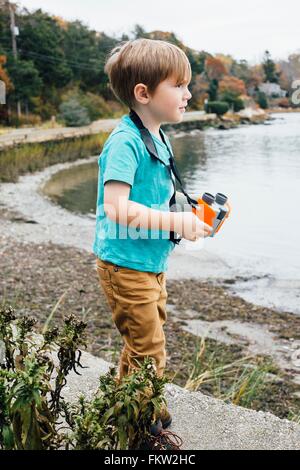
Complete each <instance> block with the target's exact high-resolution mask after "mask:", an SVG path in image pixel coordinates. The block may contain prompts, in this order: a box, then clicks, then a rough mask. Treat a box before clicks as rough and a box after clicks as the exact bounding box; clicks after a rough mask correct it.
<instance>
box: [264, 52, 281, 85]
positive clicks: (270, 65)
mask: <svg viewBox="0 0 300 470" xmlns="http://www.w3.org/2000/svg"><path fill="white" fill-rule="evenodd" d="M263 69H264V72H265V79H266V81H267V82H271V83H278V82H279V77H280V72H278V71H277V70H276V65H275V62H273V60H272V59H271V54H270V52H269V51H266V52H265V55H264V58H263Z"/></svg>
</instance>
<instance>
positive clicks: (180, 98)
mask: <svg viewBox="0 0 300 470" xmlns="http://www.w3.org/2000/svg"><path fill="white" fill-rule="evenodd" d="M191 97H192V95H191V93H190V91H189V89H188V82H187V81H185V82H183V83H181V84H179V85H176V78H175V77H169V78H167V79H166V80H164V81H163V82H160V84H159V85H158V86H157V88H156V90H155V92H154V95H152V96H151V99H150V101H149V103H148V107H149V109H150V111H151V113H152V115H153V117H155V119H156V120H157V121H158V122H180V121H182V116H183V114H184V108H185V107H186V106H187V103H188V100H190V99H191Z"/></svg>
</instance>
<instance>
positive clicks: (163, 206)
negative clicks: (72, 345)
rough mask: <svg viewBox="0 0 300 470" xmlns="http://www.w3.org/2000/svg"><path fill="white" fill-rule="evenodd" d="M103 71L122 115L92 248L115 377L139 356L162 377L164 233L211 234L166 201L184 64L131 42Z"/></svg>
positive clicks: (146, 42)
mask: <svg viewBox="0 0 300 470" xmlns="http://www.w3.org/2000/svg"><path fill="white" fill-rule="evenodd" d="M105 72H106V73H107V74H108V76H109V81H110V86H111V88H112V90H113V92H114V94H115V95H116V97H117V98H118V99H119V100H120V101H121V102H122V103H124V104H125V105H126V106H128V107H129V109H130V114H129V115H124V116H123V117H122V119H121V121H120V123H119V124H118V125H117V127H116V128H115V129H114V130H113V131H112V133H111V134H110V136H109V138H108V139H107V141H106V142H105V145H104V147H103V150H102V153H101V158H99V160H98V162H99V179H98V197H97V217H96V234H95V241H94V245H93V251H94V253H95V255H96V257H97V258H96V264H97V271H98V275H99V281H100V284H101V286H102V288H103V291H104V293H105V296H106V298H107V300H108V303H109V305H110V308H111V310H112V318H113V321H114V322H115V324H116V326H117V328H118V330H119V332H120V334H121V335H122V337H123V340H124V347H123V350H122V353H121V357H120V363H119V379H121V378H122V377H123V376H124V375H126V374H128V373H129V372H130V371H131V370H132V369H133V368H134V367H138V366H139V364H140V362H141V361H143V358H144V357H146V356H150V357H153V358H154V359H155V364H156V372H157V375H158V376H162V375H163V373H164V369H165V365H166V350H165V335H164V330H163V325H164V324H165V322H166V319H167V313H166V300H167V291H166V274H165V272H166V270H167V267H168V266H167V259H168V257H169V255H170V253H171V252H172V250H173V249H174V246H175V243H174V240H173V239H172V237H170V234H174V233H177V234H178V235H179V236H181V237H183V238H185V239H187V240H191V241H193V240H197V239H198V238H199V237H203V236H207V235H209V234H210V231H211V227H210V226H208V225H207V224H205V223H203V222H202V221H201V220H200V219H199V218H198V217H196V216H195V215H194V214H193V213H192V212H175V211H171V210H170V205H169V202H170V200H171V197H172V194H173V189H174V182H173V181H172V177H171V174H170V172H169V169H168V165H169V164H170V149H171V144H170V141H169V139H168V137H167V136H166V134H165V133H164V132H163V131H162V129H160V126H161V123H162V122H172V123H178V122H180V121H181V120H182V116H183V113H184V108H185V107H186V105H187V103H188V100H189V99H190V98H191V96H192V95H191V93H190V91H189V90H188V88H187V85H188V83H189V82H190V80H191V68H190V63H189V61H188V58H187V56H186V55H185V53H184V52H183V51H182V50H181V49H180V48H178V47H177V46H175V45H173V44H170V43H168V42H165V41H160V40H152V39H136V40H132V41H127V42H126V43H123V44H122V45H119V46H117V47H115V48H114V49H113V50H112V51H111V53H110V56H109V58H108V61H107V63H106V65H105ZM138 124H140V127H141V128H146V129H148V131H149V132H148V131H146V135H147V136H148V144H149V146H150V147H151V142H150V143H149V137H150V141H151V139H152V143H153V145H154V146H155V149H156V150H153V152H154V153H155V152H156V154H157V158H153V155H152V156H151V155H150V154H149V148H147V147H146V145H145V140H144V138H145V129H144V131H141V129H139V126H138ZM143 132H144V134H143ZM143 136H144V137H143ZM164 141H165V142H164ZM168 147H169V148H168ZM152 149H153V147H152ZM160 418H161V421H162V425H163V427H164V428H165V427H167V426H168V425H169V424H170V423H171V419H172V418H171V415H170V413H169V412H168V411H167V410H166V409H164V410H161V414H160Z"/></svg>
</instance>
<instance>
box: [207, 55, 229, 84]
mask: <svg viewBox="0 0 300 470" xmlns="http://www.w3.org/2000/svg"><path fill="white" fill-rule="evenodd" d="M205 71H206V75H207V77H208V78H209V79H210V80H221V79H222V78H223V77H224V75H226V74H227V70H226V67H225V65H224V64H223V62H222V61H221V60H219V59H216V58H215V57H207V58H206V61H205Z"/></svg>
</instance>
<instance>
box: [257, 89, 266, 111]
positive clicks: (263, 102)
mask: <svg viewBox="0 0 300 470" xmlns="http://www.w3.org/2000/svg"><path fill="white" fill-rule="evenodd" d="M257 103H258V104H259V106H260V107H261V108H262V109H267V108H268V107H269V103H268V98H267V95H266V94H265V93H264V92H263V91H258V93H257Z"/></svg>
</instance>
